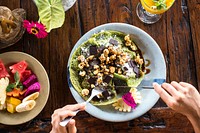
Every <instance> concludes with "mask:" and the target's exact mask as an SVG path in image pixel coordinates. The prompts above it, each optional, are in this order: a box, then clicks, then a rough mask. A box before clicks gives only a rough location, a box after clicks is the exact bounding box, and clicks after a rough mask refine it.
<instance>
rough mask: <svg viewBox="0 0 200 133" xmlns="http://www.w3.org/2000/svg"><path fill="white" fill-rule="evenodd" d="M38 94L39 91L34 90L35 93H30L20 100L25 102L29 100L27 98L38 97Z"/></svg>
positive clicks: (33, 98)
mask: <svg viewBox="0 0 200 133" xmlns="http://www.w3.org/2000/svg"><path fill="white" fill-rule="evenodd" d="M39 94H40V93H39V92H35V93H33V94H31V95H29V96H27V97H25V98H24V99H23V100H22V102H26V101H29V100H35V99H36V98H38V96H39Z"/></svg>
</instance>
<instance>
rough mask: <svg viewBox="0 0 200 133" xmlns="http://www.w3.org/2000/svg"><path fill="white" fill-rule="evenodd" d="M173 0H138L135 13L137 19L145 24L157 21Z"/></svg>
mask: <svg viewBox="0 0 200 133" xmlns="http://www.w3.org/2000/svg"><path fill="white" fill-rule="evenodd" d="M174 1H175V0H140V2H141V3H139V4H138V5H137V9H136V13H137V15H138V17H139V19H140V20H141V21H142V22H144V23H147V24H153V23H155V22H157V21H158V20H159V19H160V18H161V16H162V14H163V13H164V12H166V11H167V10H168V9H169V8H170V7H171V6H172V5H173V3H174Z"/></svg>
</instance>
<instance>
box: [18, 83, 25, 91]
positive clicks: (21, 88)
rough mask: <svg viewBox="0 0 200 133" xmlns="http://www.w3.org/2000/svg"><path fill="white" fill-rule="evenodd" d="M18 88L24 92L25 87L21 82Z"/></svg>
mask: <svg viewBox="0 0 200 133" xmlns="http://www.w3.org/2000/svg"><path fill="white" fill-rule="evenodd" d="M18 88H20V90H23V89H24V86H23V84H22V83H21V82H19V84H18Z"/></svg>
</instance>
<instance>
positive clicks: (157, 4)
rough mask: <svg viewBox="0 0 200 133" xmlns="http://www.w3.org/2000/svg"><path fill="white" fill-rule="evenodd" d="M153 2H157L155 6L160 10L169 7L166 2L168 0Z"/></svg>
mask: <svg viewBox="0 0 200 133" xmlns="http://www.w3.org/2000/svg"><path fill="white" fill-rule="evenodd" d="M153 2H155V6H156V8H157V9H158V10H161V9H166V8H167V5H166V4H165V3H166V0H153Z"/></svg>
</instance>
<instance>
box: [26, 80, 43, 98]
mask: <svg viewBox="0 0 200 133" xmlns="http://www.w3.org/2000/svg"><path fill="white" fill-rule="evenodd" d="M39 91H40V83H39V82H36V83H34V84H32V85H31V86H29V87H28V89H27V91H26V93H25V94H24V96H25V97H26V96H28V95H30V94H32V93H34V92H39Z"/></svg>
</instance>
